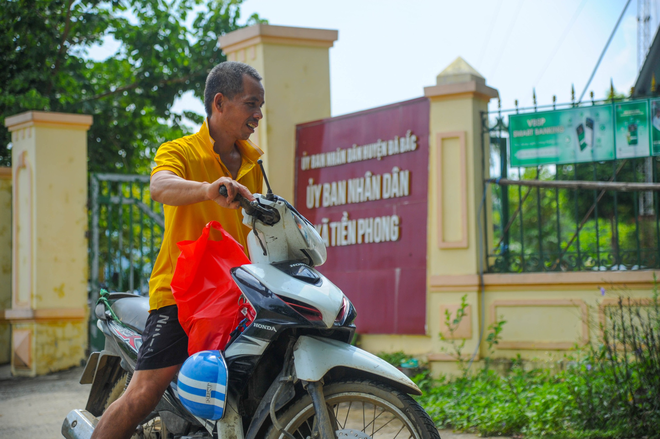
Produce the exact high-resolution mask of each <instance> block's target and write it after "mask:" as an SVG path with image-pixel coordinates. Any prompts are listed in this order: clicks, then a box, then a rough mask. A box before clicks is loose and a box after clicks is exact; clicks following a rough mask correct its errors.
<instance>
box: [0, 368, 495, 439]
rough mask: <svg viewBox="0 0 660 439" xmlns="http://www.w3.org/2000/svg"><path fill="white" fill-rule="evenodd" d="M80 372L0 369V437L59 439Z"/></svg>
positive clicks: (75, 401) (81, 399) (79, 391)
mask: <svg viewBox="0 0 660 439" xmlns="http://www.w3.org/2000/svg"><path fill="white" fill-rule="evenodd" d="M82 370H83V368H82V367H76V368H73V369H70V370H67V371H64V372H58V373H55V374H51V375H46V376H41V377H37V378H12V377H11V376H10V374H9V366H0V438H3V439H4V438H7V439H62V435H61V433H60V431H61V428H62V421H63V420H64V418H65V417H66V415H67V413H69V411H71V410H72V409H73V408H84V407H85V404H86V402H87V394H88V392H89V388H90V386H89V385H82V384H79V382H78V381H79V379H80V375H81V374H82ZM440 436H441V437H442V439H477V436H476V435H473V434H457V433H453V432H451V431H449V430H441V431H440ZM479 439H487V438H479ZM498 439H506V438H498Z"/></svg>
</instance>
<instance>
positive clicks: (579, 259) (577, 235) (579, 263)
mask: <svg viewBox="0 0 660 439" xmlns="http://www.w3.org/2000/svg"><path fill="white" fill-rule="evenodd" d="M573 175H574V176H575V179H576V180H577V163H574V164H573ZM578 213H579V205H578V193H577V191H575V226H576V227H575V235H573V236H574V239H575V242H576V246H577V266H578V268H581V267H582V257H581V256H580V230H581V229H582V226H583V224H579V225H578V222H577V218H578ZM584 222H586V220H584ZM571 242H572V241H570V242H569V243H568V244H567V245H566V251H568V249H569V248H570V247H571ZM560 259H561V258H560ZM556 263H557V262H556V261H555V264H556ZM553 268H554V265H553Z"/></svg>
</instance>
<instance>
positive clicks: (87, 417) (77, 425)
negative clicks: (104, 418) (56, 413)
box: [62, 409, 99, 439]
mask: <svg viewBox="0 0 660 439" xmlns="http://www.w3.org/2000/svg"><path fill="white" fill-rule="evenodd" d="M98 423H99V420H98V419H97V418H96V416H94V415H92V414H91V413H90V412H88V411H87V410H78V409H76V410H71V411H70V412H69V414H68V415H67V416H66V419H65V420H64V422H63V423H62V436H64V437H65V438H67V439H89V438H91V437H92V433H93V432H94V428H95V427H96V424H98Z"/></svg>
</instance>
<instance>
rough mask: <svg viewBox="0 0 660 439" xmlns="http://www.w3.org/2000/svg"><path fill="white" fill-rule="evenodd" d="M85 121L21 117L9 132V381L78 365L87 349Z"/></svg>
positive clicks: (44, 114)
mask: <svg viewBox="0 0 660 439" xmlns="http://www.w3.org/2000/svg"><path fill="white" fill-rule="evenodd" d="M91 124H92V117H91V116H86V115H77V114H75V115H74V114H62V113H47V112H40V111H28V112H26V113H21V114H18V115H15V116H11V117H8V118H6V119H5V126H6V127H7V128H8V129H9V131H11V133H12V179H13V184H12V186H13V195H12V212H13V221H12V301H11V309H8V310H7V311H5V317H6V318H7V319H8V320H9V321H10V322H11V330H12V348H11V351H12V352H11V370H12V374H13V375H23V376H35V375H41V374H45V373H48V372H52V371H56V370H62V369H65V368H68V367H71V366H74V365H78V364H80V361H81V360H82V359H84V356H85V349H86V347H87V318H88V311H87V308H88V307H87V271H88V270H87V239H86V237H85V231H86V230H87V207H86V206H87V130H88V129H89V127H90V125H91Z"/></svg>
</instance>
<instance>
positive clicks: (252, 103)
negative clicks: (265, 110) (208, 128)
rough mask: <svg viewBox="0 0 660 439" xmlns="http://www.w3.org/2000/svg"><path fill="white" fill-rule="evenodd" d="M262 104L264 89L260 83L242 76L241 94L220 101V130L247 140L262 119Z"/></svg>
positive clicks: (249, 77)
mask: <svg viewBox="0 0 660 439" xmlns="http://www.w3.org/2000/svg"><path fill="white" fill-rule="evenodd" d="M216 103H217V101H216ZM263 104H264V88H263V87H262V85H261V83H260V82H259V81H257V80H256V79H254V78H252V77H251V76H248V75H243V92H242V93H239V94H237V95H236V96H234V98H233V99H227V98H223V99H222V104H221V108H222V110H221V115H222V116H221V118H220V122H221V129H222V130H223V131H224V132H225V133H227V134H229V135H231V136H232V137H235V138H236V139H242V140H247V139H248V138H249V137H250V135H251V134H252V133H254V130H255V128H256V127H257V125H259V121H260V120H261V119H262V118H263V114H262V113H261V107H262V106H263Z"/></svg>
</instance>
